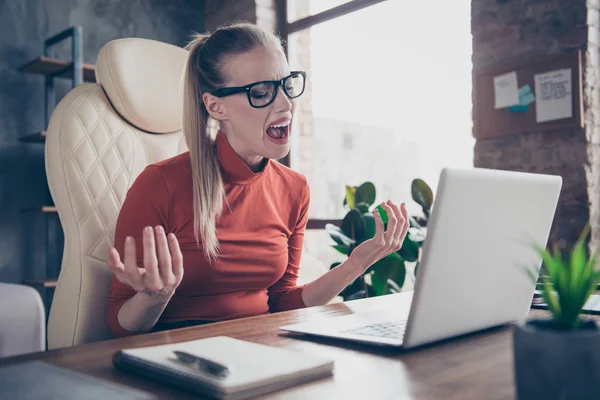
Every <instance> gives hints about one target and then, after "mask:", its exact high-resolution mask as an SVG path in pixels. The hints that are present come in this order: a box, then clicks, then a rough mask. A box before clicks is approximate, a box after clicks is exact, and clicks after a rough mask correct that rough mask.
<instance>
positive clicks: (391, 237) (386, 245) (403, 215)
mask: <svg viewBox="0 0 600 400" xmlns="http://www.w3.org/2000/svg"><path fill="white" fill-rule="evenodd" d="M381 207H382V208H383V209H384V210H385V212H386V214H387V216H388V225H387V230H386V231H385V232H384V224H383V220H382V219H381V215H379V210H377V209H375V212H374V213H373V214H374V216H375V236H374V237H373V238H372V239H369V240H366V241H364V242H363V243H361V244H360V245H359V246H358V247H356V248H355V249H354V250H353V251H352V253H351V254H350V259H352V262H353V263H355V264H356V265H358V266H359V267H360V268H362V270H363V271H365V270H366V269H367V268H369V267H370V266H371V265H373V264H374V263H376V262H377V261H379V260H381V259H382V258H383V257H385V256H387V255H388V254H391V253H393V252H396V251H398V250H400V248H401V247H402V243H403V242H404V238H405V237H406V233H407V232H408V228H409V223H408V215H407V212H406V204H404V203H402V204H401V205H400V207H398V206H397V205H396V204H394V203H392V202H391V201H390V200H388V201H387V202H385V203H382V204H381Z"/></svg>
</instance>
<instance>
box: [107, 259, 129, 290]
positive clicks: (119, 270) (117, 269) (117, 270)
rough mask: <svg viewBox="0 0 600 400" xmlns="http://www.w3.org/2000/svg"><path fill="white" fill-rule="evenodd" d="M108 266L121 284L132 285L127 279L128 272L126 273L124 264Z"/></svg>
mask: <svg viewBox="0 0 600 400" xmlns="http://www.w3.org/2000/svg"><path fill="white" fill-rule="evenodd" d="M106 265H107V266H108V269H110V271H111V272H112V273H113V274H114V275H115V277H116V278H117V279H118V280H119V282H122V283H125V284H127V285H130V282H129V279H128V278H127V272H126V271H125V266H124V265H123V264H120V265H111V264H109V263H107V264H106Z"/></svg>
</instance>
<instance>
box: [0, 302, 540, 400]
mask: <svg viewBox="0 0 600 400" xmlns="http://www.w3.org/2000/svg"><path fill="white" fill-rule="evenodd" d="M396 304H398V295H388V296H383V297H378V298H371V299H363V300H355V301H350V302H346V303H339V304H332V305H327V306H322V307H313V308H307V309H302V310H295V311H289V312H283V313H277V314H271V315H263V316H259V317H252V318H245V319H240V320H236V321H226V322H220V323H215V324H210V325H204V326H198V327H191V328H183V329H178V330H174V331H169V332H158V333H152V334H146V335H139V336H135V337H129V338H123V339H116V340H109V341H104V342H97V343H92V344H87V345H82V346H77V347H74V348H66V349H58V350H52V351H48V352H44V353H36V354H31V355H26V356H20V357H13V358H8V359H4V360H0V364H9V363H14V362H20V361H25V360H32V359H39V360H44V361H46V362H49V363H52V364H56V365H60V366H64V367H67V368H71V369H74V370H77V371H81V372H85V373H88V374H91V375H94V376H97V377H100V378H103V379H107V380H109V381H114V382H118V383H122V384H125V385H129V386H132V387H136V388H139V389H142V390H146V391H149V392H153V393H156V394H158V395H159V396H160V398H162V399H187V398H198V397H194V396H193V395H191V394H188V393H187V392H183V391H181V390H178V389H176V388H174V387H169V386H165V385H162V384H159V383H156V382H153V381H151V380H147V379H144V378H142V377H138V376H136V375H132V374H130V373H126V372H123V371H121V370H117V369H116V368H115V367H113V365H112V356H113V354H114V353H115V352H116V351H117V350H119V349H121V348H132V347H141V346H148V345H156V344H165V343H176V342H181V341H185V340H192V339H199V338H204V337H210V336H217V335H225V336H231V337H234V338H238V339H243V340H247V341H251V342H257V343H264V344H267V345H272V346H279V347H285V348H288V349H292V350H298V351H303V352H306V353H311V354H317V355H320V356H325V357H331V358H333V359H334V360H335V371H334V376H332V377H330V378H326V379H322V380H319V381H316V382H313V383H309V384H305V385H302V386H297V387H295V388H291V389H288V390H285V391H280V392H277V393H274V394H272V395H270V396H268V397H266V398H269V399H360V398H363V399H419V400H421V399H446V400H453V399H461V400H466V399H487V400H494V399H498V400H500V399H502V400H504V399H514V396H515V394H514V381H513V365H512V362H513V356H512V330H511V327H510V326H505V327H501V328H495V329H492V330H488V331H486V332H483V333H477V334H473V335H469V336H464V337H461V338H457V339H452V340H449V341H445V342H443V343H439V344H435V345H430V346H427V347H422V348H420V349H416V350H412V351H403V350H397V349H387V348H379V347H370V346H366V345H358V344H354V343H345V342H342V341H337V340H329V339H307V338H304V339H298V338H295V337H294V336H292V335H290V334H287V333H285V332H283V331H280V330H279V329H278V328H279V326H282V325H285V324H290V323H296V322H301V321H306V320H308V319H311V318H314V317H319V316H333V315H345V314H350V313H352V312H355V311H368V310H371V309H375V308H380V307H390V308H393V307H396ZM532 313H538V314H539V313H543V311H532Z"/></svg>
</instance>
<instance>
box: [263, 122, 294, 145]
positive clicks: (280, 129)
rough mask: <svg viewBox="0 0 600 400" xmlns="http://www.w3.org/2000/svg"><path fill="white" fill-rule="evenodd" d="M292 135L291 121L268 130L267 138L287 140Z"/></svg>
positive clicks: (275, 125)
mask: <svg viewBox="0 0 600 400" xmlns="http://www.w3.org/2000/svg"><path fill="white" fill-rule="evenodd" d="M289 135H290V121H289V120H288V121H285V122H281V123H276V124H274V125H271V126H270V127H268V128H267V136H269V137H270V138H271V139H275V140H287V139H288V137H289Z"/></svg>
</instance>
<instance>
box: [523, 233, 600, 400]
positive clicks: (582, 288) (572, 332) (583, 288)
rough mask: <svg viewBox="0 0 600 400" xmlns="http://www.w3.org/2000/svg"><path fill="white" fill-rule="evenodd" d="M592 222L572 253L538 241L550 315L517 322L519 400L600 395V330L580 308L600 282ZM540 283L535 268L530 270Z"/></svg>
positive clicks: (596, 396) (546, 302)
mask: <svg viewBox="0 0 600 400" xmlns="http://www.w3.org/2000/svg"><path fill="white" fill-rule="evenodd" d="M588 232H589V227H586V229H584V231H583V233H582V234H581V236H580V238H579V240H578V241H577V243H576V244H575V246H574V247H573V249H572V250H571V251H569V252H568V253H569V254H566V255H563V254H561V253H560V251H559V250H558V248H556V247H555V248H554V252H551V251H549V250H546V249H543V248H540V247H539V246H535V248H536V251H537V252H538V253H539V254H540V255H541V256H542V259H543V263H542V267H541V269H540V272H539V282H540V287H539V290H540V291H541V294H542V297H543V299H544V302H545V304H546V307H547V309H548V311H549V317H547V318H536V319H528V320H526V321H523V322H520V323H518V324H515V327H514V331H513V351H514V367H515V384H516V391H517V397H518V398H519V399H547V400H551V399H569V400H572V399H592V398H599V397H600V388H599V387H598V384H599V382H600V329H598V326H597V325H596V323H595V322H594V321H593V320H589V319H588V320H584V319H583V318H582V316H581V311H582V308H583V306H584V305H585V303H586V302H587V300H588V298H589V296H590V295H591V294H592V293H593V292H594V291H595V290H596V286H597V284H598V283H599V282H600V272H599V271H598V270H597V269H596V260H597V254H595V255H593V256H590V255H588V252H587V251H586V249H585V247H586V246H585V242H586V237H587V235H588ZM526 271H527V272H528V274H529V276H530V278H531V279H533V281H534V282H538V274H537V272H536V271H535V270H531V269H526Z"/></svg>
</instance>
